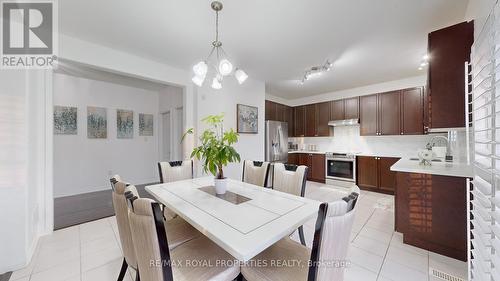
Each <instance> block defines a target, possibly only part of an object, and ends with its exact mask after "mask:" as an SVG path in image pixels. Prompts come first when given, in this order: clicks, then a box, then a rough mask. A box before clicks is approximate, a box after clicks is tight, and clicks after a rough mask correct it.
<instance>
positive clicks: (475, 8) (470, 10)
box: [465, 0, 497, 38]
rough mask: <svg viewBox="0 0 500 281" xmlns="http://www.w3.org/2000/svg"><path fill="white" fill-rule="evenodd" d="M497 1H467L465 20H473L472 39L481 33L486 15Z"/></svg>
mask: <svg viewBox="0 0 500 281" xmlns="http://www.w3.org/2000/svg"><path fill="white" fill-rule="evenodd" d="M496 2H497V0H469V4H468V6H467V11H466V12H465V20H474V38H477V36H478V35H479V34H480V33H481V30H482V29H483V26H484V23H485V22H486V19H487V18H488V15H489V14H490V12H491V11H492V8H493V6H494V5H495V3H496Z"/></svg>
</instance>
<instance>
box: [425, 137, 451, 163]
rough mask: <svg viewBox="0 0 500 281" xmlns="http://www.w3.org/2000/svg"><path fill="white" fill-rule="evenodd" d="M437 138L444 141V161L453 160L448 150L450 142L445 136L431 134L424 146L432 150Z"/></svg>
mask: <svg viewBox="0 0 500 281" xmlns="http://www.w3.org/2000/svg"><path fill="white" fill-rule="evenodd" d="M437 139H442V140H444V141H445V142H446V156H445V160H446V162H451V161H453V156H452V155H451V151H450V142H449V140H448V138H447V137H445V136H433V137H432V138H431V139H430V141H429V142H428V143H427V145H425V148H427V149H428V150H432V148H433V147H434V146H436V140H437Z"/></svg>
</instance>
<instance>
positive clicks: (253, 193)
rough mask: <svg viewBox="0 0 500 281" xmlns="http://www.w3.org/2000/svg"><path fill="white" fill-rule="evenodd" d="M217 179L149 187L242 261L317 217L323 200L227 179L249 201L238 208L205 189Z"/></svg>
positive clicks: (168, 205)
mask: <svg viewBox="0 0 500 281" xmlns="http://www.w3.org/2000/svg"><path fill="white" fill-rule="evenodd" d="M211 185H213V178H211V177H204V178H196V179H192V180H184V181H177V182H171V183H164V184H157V185H149V186H146V191H148V192H149V193H150V194H152V195H153V196H154V197H155V198H156V199H157V200H158V201H160V202H161V203H163V204H164V205H166V206H167V207H168V208H169V209H171V210H172V211H174V212H175V213H176V214H178V215H179V216H180V217H182V218H183V219H185V220H186V221H187V222H188V223H190V224H191V225H192V226H194V227H195V228H196V229H198V230H199V231H200V232H201V233H203V234H205V235H206V236H207V237H208V238H210V239H211V240H212V241H213V242H215V243H216V244H217V245H219V246H220V247H221V248H223V249H224V250H226V251H227V252H228V253H230V254H231V255H232V256H233V257H235V258H236V259H238V260H240V261H248V260H249V259H251V258H253V257H254V256H256V255H257V254H259V253H260V252H262V251H263V250H265V249H266V248H267V247H269V246H271V245H272V244H274V243H276V242H277V241H279V240H280V239H282V238H283V237H285V236H287V235H289V234H290V233H292V232H293V231H294V230H296V229H297V228H298V227H299V226H301V225H303V224H304V223H305V222H306V221H308V220H309V219H311V218H313V217H314V216H315V215H316V214H317V213H318V207H319V205H320V202H318V201H314V200H311V199H307V198H303V197H298V196H294V195H291V194H287V193H283V192H279V191H275V190H272V189H267V188H262V187H259V186H256V185H252V184H248V183H244V182H240V181H235V180H228V186H227V189H228V191H231V192H234V193H236V194H238V195H240V196H245V197H247V198H249V199H250V200H249V201H246V202H243V203H240V204H234V203H231V202H228V201H225V200H223V199H221V198H218V197H216V196H214V195H211V194H208V193H206V192H204V191H201V190H200V188H201V187H205V186H211Z"/></svg>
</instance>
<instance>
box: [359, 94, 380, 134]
mask: <svg viewBox="0 0 500 281" xmlns="http://www.w3.org/2000/svg"><path fill="white" fill-rule="evenodd" d="M377 107H378V97H377V95H376V94H375V95H369V96H362V97H360V98H359V127H360V128H359V132H360V135H362V136H375V135H378V110H377Z"/></svg>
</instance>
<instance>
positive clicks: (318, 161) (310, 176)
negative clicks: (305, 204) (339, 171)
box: [288, 153, 326, 183]
mask: <svg viewBox="0 0 500 281" xmlns="http://www.w3.org/2000/svg"><path fill="white" fill-rule="evenodd" d="M325 161H326V159H325V154H316V153H289V154H288V163H289V164H295V165H304V166H307V168H308V171H307V180H310V181H316V182H321V183H324V182H325V177H326V176H325V173H326V170H325V165H326V163H325Z"/></svg>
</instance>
